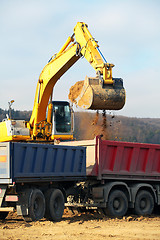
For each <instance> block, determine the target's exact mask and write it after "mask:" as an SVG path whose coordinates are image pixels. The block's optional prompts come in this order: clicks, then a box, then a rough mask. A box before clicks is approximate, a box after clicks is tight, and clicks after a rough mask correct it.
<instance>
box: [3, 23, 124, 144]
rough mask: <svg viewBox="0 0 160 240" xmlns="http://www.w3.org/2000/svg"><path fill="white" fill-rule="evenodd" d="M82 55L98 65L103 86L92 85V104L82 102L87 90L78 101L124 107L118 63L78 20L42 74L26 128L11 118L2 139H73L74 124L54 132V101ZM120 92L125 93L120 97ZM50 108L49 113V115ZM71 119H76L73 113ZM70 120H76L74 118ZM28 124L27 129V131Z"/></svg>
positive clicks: (4, 129) (79, 103)
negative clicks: (58, 87) (115, 73)
mask: <svg viewBox="0 0 160 240" xmlns="http://www.w3.org/2000/svg"><path fill="white" fill-rule="evenodd" d="M81 57H85V58H86V60H87V61H88V62H89V63H90V64H91V66H92V67H93V68H94V69H95V71H96V74H97V76H99V78H100V79H101V81H100V82H98V85H99V86H98V85H97V86H96V87H94V86H93V87H92V89H93V88H94V90H93V91H92V95H93V97H90V101H91V102H90V103H89V105H90V106H89V105H88V106H89V107H84V104H82V102H85V99H84V97H85V95H84V94H81V95H83V101H81V100H80V99H79V101H78V102H77V103H78V105H79V106H81V107H82V108H84V109H89V108H90V109H112V108H113V109H115V107H114V106H115V105H116V104H117V106H118V105H119V107H118V108H117V109H120V106H121V108H122V107H123V105H124V102H125V92H124V88H123V87H122V88H121V90H122V91H121V90H120V88H119V87H118V88H119V90H117V94H116V95H115V89H116V84H115V82H114V79H113V78H112V68H113V67H114V65H113V64H110V63H107V62H106V61H105V59H104V57H103V55H102V53H101V52H100V50H99V46H98V42H97V41H95V39H94V38H93V37H92V35H91V33H90V32H89V30H88V26H87V24H85V23H83V22H78V23H77V24H76V26H75V28H74V33H73V35H72V36H71V37H68V39H67V41H66V43H65V44H64V46H63V47H62V48H61V50H60V51H59V52H58V53H57V54H55V55H54V56H53V57H52V58H51V59H50V61H49V62H48V64H47V65H46V66H45V67H44V69H43V70H42V72H41V74H40V76H39V79H38V83H37V88H36V94H35V100H34V106H33V111H32V115H31V118H30V120H29V122H27V123H25V126H24V124H23V126H22V129H23V128H24V129H23V130H21V131H20V129H19V130H18V131H17V132H16V131H15V127H14V126H13V125H12V124H11V122H9V121H10V119H8V120H6V121H5V122H2V123H0V141H12V140H13V141H15V140H17V141H20V140H22V141H23V140H27V141H32V140H47V141H52V140H54V139H56V138H60V139H65V140H67V139H73V127H71V132H70V133H69V132H68V133H67V134H66V133H63V132H60V133H57V134H54V132H53V124H54V122H53V120H52V117H53V115H54V111H53V108H54V106H53V103H52V93H53V88H54V86H55V84H56V82H57V81H58V80H59V79H60V78H61V77H62V75H63V74H64V73H65V72H66V71H67V70H68V69H69V68H70V67H72V66H73V65H74V64H75V63H76V62H77V61H78V60H79V59H80V58H81ZM107 86H108V87H107ZM104 89H105V90H104ZM107 92H108V93H109V92H110V93H111V94H110V95H112V96H111V97H110V99H109V100H107V98H108V97H106V96H105V95H106V94H107ZM83 93H84V92H83ZM101 93H102V94H103V100H102V101H103V103H102V101H101V98H100V96H101ZM118 95H123V96H119V97H118ZM95 96H96V98H95ZM98 96H99V97H98ZM86 98H87V96H86ZM122 98H123V99H122ZM104 100H105V101H104ZM119 101H121V104H119ZM92 102H93V103H92ZM96 102H97V103H96ZM104 102H105V104H104ZM111 102H112V104H111ZM113 105H114V106H113ZM93 106H94V107H93ZM101 106H102V107H101ZM47 109H48V115H47V117H46V112H47ZM70 114H71V113H70ZM70 120H72V117H71V118H70ZM7 122H8V123H7ZM7 124H10V125H7ZM70 124H73V121H71V122H70ZM7 126H8V128H7ZM25 128H26V129H27V130H26V131H25ZM6 129H8V130H6ZM21 132H22V133H21Z"/></svg>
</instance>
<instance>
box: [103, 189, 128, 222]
mask: <svg viewBox="0 0 160 240" xmlns="http://www.w3.org/2000/svg"><path fill="white" fill-rule="evenodd" d="M127 210H128V199H127V197H126V195H125V193H124V192H122V191H120V190H114V191H112V192H111V193H110V195H109V198H108V203H107V207H106V208H103V212H104V214H105V215H108V216H113V217H122V216H124V215H125V214H126V212H127Z"/></svg>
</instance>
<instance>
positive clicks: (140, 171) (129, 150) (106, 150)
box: [90, 137, 160, 180]
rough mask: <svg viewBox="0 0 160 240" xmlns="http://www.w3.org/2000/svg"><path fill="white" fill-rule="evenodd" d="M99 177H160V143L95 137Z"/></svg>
mask: <svg viewBox="0 0 160 240" xmlns="http://www.w3.org/2000/svg"><path fill="white" fill-rule="evenodd" d="M90 175H93V176H97V177H98V178H99V179H105V178H112V179H113V178H116V179H117V178H122V179H125V178H126V179H128V178H130V179H132V178H133V179H135V178H136V179H145V180H146V179H148V180H149V179H152V180H158V179H160V145H158V144H142V143H129V142H116V141H108V140H101V139H100V138H99V137H96V145H95V165H94V167H93V168H92V170H91V172H90Z"/></svg>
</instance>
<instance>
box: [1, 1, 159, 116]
mask: <svg viewBox="0 0 160 240" xmlns="http://www.w3.org/2000/svg"><path fill="white" fill-rule="evenodd" d="M159 13H160V1H158V0H112V1H108V0H104V1H103V0H99V1H94V0H91V1H90V0H88V1H87V0H81V1H76V0H74V1H72V0H68V1H65V0H59V1H57V0H52V1H51V0H23V1H22V0H14V1H13V0H0V31H1V34H0V84H1V88H0V108H3V109H7V108H8V101H9V100H11V99H14V100H15V103H14V108H15V109H18V110H19V109H20V110H32V108H33V102H34V95H35V89H36V85H37V81H38V77H39V75H40V73H41V71H42V69H43V67H44V66H45V65H46V64H47V62H48V60H49V59H50V57H51V56H52V55H54V54H55V53H56V52H58V51H59V50H60V48H61V47H62V45H63V44H64V43H65V41H66V39H67V38H68V36H70V35H72V33H73V28H74V26H75V25H76V23H77V22H78V21H83V22H85V23H87V24H88V26H89V30H90V32H91V34H92V35H93V37H95V39H96V40H98V42H99V46H100V49H101V52H102V53H103V55H104V56H105V58H106V59H107V61H108V62H110V63H114V64H115V67H114V69H113V76H114V77H121V78H123V80H124V86H125V89H126V93H127V99H126V105H125V107H124V108H123V109H122V110H120V111H117V112H116V114H117V115H124V116H131V117H158V118H160V111H159V104H160V67H159V64H160V14H159ZM86 75H87V76H90V77H91V76H92V77H94V76H95V71H94V70H93V69H92V67H91V66H90V65H89V63H88V62H87V61H86V59H80V60H79V61H78V62H77V63H76V64H75V65H74V66H73V67H72V68H71V69H69V71H68V72H67V73H65V74H64V76H63V77H62V78H61V79H60V80H59V82H58V83H57V84H56V87H55V90H54V100H67V99H68V92H69V88H70V87H71V86H72V85H73V84H75V82H77V81H80V80H83V79H84V78H85V76H86Z"/></svg>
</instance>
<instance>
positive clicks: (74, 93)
mask: <svg viewBox="0 0 160 240" xmlns="http://www.w3.org/2000/svg"><path fill="white" fill-rule="evenodd" d="M83 84H84V81H78V82H76V83H75V85H74V86H72V87H71V88H70V90H69V95H68V98H69V99H70V101H71V102H73V103H75V104H76V98H77V97H78V96H79V94H80V93H81V91H82V88H83Z"/></svg>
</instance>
